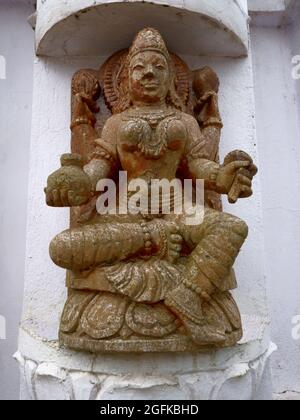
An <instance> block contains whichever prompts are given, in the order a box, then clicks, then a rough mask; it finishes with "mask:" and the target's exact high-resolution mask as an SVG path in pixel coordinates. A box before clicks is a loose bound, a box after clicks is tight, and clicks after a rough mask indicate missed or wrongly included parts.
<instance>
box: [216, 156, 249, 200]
mask: <svg viewBox="0 0 300 420" xmlns="http://www.w3.org/2000/svg"><path fill="white" fill-rule="evenodd" d="M256 173H257V167H256V166H255V165H254V164H253V161H252V158H251V157H250V156H249V155H248V154H247V153H245V152H241V151H234V152H231V153H230V154H229V155H227V157H226V158H225V161H224V165H222V166H221V167H220V170H219V174H218V176H217V180H216V185H217V190H218V192H220V193H222V194H228V201H229V202H230V203H236V201H237V200H238V199H239V198H247V197H250V196H251V195H252V194H253V192H252V179H253V177H254V176H255V175H256Z"/></svg>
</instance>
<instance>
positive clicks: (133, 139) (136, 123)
mask: <svg viewBox="0 0 300 420" xmlns="http://www.w3.org/2000/svg"><path fill="white" fill-rule="evenodd" d="M186 139H187V130H186V127H185V125H184V123H183V122H182V120H181V118H180V116H179V115H178V114H177V113H175V112H174V113H172V114H170V115H167V116H165V117H163V118H155V116H153V117H151V115H149V116H144V117H138V116H131V115H128V116H124V117H123V118H122V123H121V125H120V130H119V135H118V149H119V153H120V154H121V155H122V154H125V155H126V154H128V153H133V154H134V155H135V156H136V157H137V158H138V157H140V158H141V159H148V160H158V159H159V160H164V158H165V157H166V155H168V154H169V155H170V154H171V152H177V153H176V154H180V153H181V152H182V151H183V149H184V146H185V143H186ZM168 152H169V153H168Z"/></svg>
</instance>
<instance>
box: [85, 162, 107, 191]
mask: <svg viewBox="0 0 300 420" xmlns="http://www.w3.org/2000/svg"><path fill="white" fill-rule="evenodd" d="M84 172H85V173H86V174H87V175H88V176H89V177H90V180H91V183H92V187H93V191H96V186H97V183H98V182H99V181H100V180H101V179H104V178H107V177H108V176H109V175H111V172H112V168H111V163H110V162H109V161H108V160H105V159H92V160H91V161H90V162H89V163H88V164H87V165H85V167H84Z"/></svg>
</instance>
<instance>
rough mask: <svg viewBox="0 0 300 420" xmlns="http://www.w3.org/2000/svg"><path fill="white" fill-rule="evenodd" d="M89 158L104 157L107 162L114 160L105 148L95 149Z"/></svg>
mask: <svg viewBox="0 0 300 420" xmlns="http://www.w3.org/2000/svg"><path fill="white" fill-rule="evenodd" d="M91 159H105V160H108V161H109V162H111V163H113V162H114V161H115V160H114V158H113V157H112V156H111V155H110V154H109V153H108V152H107V151H106V150H103V149H102V150H96V151H95V152H93V153H92V157H91Z"/></svg>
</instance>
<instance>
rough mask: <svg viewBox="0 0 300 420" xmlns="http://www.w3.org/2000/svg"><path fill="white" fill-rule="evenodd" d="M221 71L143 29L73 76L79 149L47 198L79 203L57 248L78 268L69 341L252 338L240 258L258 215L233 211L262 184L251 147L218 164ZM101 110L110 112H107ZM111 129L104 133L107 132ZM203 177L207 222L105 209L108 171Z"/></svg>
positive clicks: (77, 345)
mask: <svg viewBox="0 0 300 420" xmlns="http://www.w3.org/2000/svg"><path fill="white" fill-rule="evenodd" d="M218 89H219V81H218V77H217V76H216V74H215V73H214V72H213V70H211V69H210V68H207V67H206V68H204V69H201V70H196V71H194V72H192V71H190V70H189V68H188V67H187V65H186V64H185V63H184V62H183V61H182V60H181V59H180V58H179V57H178V56H176V55H174V54H170V53H169V52H168V50H167V47H166V45H165V43H164V41H163V39H162V37H161V35H160V34H159V33H158V32H157V31H156V30H155V29H152V28H146V29H144V30H142V31H141V32H140V33H138V35H137V36H136V38H135V40H134V42H133V44H132V46H131V48H130V49H129V50H126V51H121V52H118V53H116V54H114V55H113V56H112V57H110V58H109V59H108V61H107V62H106V63H105V64H104V65H103V66H102V68H101V70H100V71H95V70H80V71H79V72H77V73H76V74H75V75H74V77H73V81H72V124H71V130H72V154H66V155H63V156H62V158H61V163H62V167H61V169H59V170H58V171H56V172H54V173H53V174H52V175H50V177H49V178H48V185H47V188H46V189H45V193H46V201H47V204H48V205H49V206H53V207H71V227H70V229H68V230H66V231H64V232H62V233H60V234H59V235H58V236H56V237H55V238H54V239H53V241H52V242H51V245H50V255H51V258H52V260H53V261H54V263H55V264H57V265H58V266H60V267H62V268H64V269H67V270H68V274H67V287H68V290H69V293H68V300H67V302H66V305H65V308H64V311H63V315H62V318H61V325H60V343H61V345H64V346H67V347H70V348H73V349H77V350H86V351H91V352H169V351H173V352H178V351H201V350H205V351H206V350H207V349H213V348H222V347H228V346H233V345H234V344H235V343H237V342H238V341H239V340H240V339H241V337H242V325H241V318H240V314H239V310H238V308H237V305H236V303H235V302H234V300H233V298H232V296H231V294H230V290H232V289H234V288H235V287H236V279H235V274H234V271H233V268H232V267H233V264H234V262H235V259H236V257H237V255H238V253H239V250H240V248H241V246H242V245H243V243H244V241H245V239H246V237H247V234H248V228H247V225H246V224H245V223H244V222H243V221H242V220H240V219H238V218H236V217H234V216H231V215H229V214H225V213H223V212H222V206H221V201H220V194H227V195H228V199H229V201H230V202H231V203H235V202H236V201H237V200H238V199H239V198H246V197H249V196H251V195H252V189H251V186H252V179H253V177H254V175H255V174H256V172H257V168H256V167H255V165H254V164H253V161H252V159H251V157H250V156H248V155H247V154H246V153H244V152H241V151H235V152H232V153H230V154H229V155H228V156H227V157H226V158H225V161H224V164H220V163H219V157H218V151H219V141H220V134H221V129H222V121H221V118H220V114H219V110H218V97H217V93H218ZM100 110H101V112H100ZM101 130H102V134H101V135H100V136H99V133H100V132H101ZM119 171H126V173H127V175H128V182H129V181H132V180H135V179H143V180H145V181H146V182H147V183H148V184H149V183H151V181H152V180H153V179H158V180H160V179H167V180H170V181H171V180H173V179H175V178H178V179H181V180H184V179H192V180H194V181H196V180H197V179H202V180H204V183H205V210H204V219H203V222H202V223H201V224H196V225H190V224H187V223H186V215H185V214H175V212H172V211H171V212H170V213H171V214H163V213H162V212H161V211H160V210H161V208H160V207H159V211H158V212H157V214H146V213H145V212H144V213H143V212H142V211H141V212H140V213H138V214H132V213H128V214H119V213H118V212H116V214H106V215H105V214H99V212H97V206H96V203H97V200H98V199H99V196H100V197H101V195H100V193H99V191H97V184H98V182H99V180H101V179H106V178H109V179H112V180H117V179H118V173H119Z"/></svg>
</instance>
